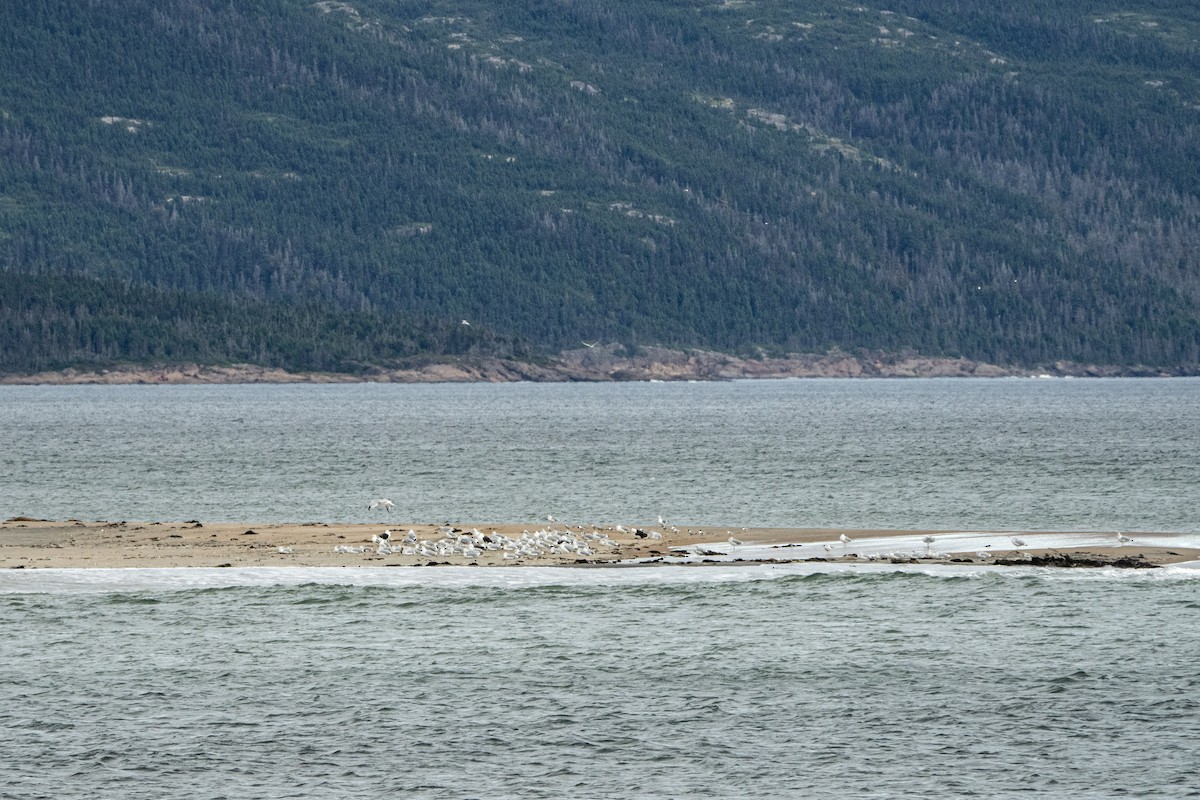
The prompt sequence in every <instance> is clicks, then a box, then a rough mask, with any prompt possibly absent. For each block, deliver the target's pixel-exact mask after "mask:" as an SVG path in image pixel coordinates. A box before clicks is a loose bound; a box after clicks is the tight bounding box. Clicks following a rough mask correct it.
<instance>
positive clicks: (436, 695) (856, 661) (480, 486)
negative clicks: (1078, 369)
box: [0, 380, 1200, 800]
mask: <svg viewBox="0 0 1200 800" xmlns="http://www.w3.org/2000/svg"><path fill="white" fill-rule="evenodd" d="M0 439H2V441H0V444H2V446H0V514H2V515H4V516H9V515H13V514H30V515H35V516H41V517H50V518H65V517H70V516H77V517H83V518H89V519H97V518H100V519H103V518H108V519H151V520H153V519H192V518H201V519H206V520H226V519H228V520H247V521H264V522H269V521H283V520H313V521H317V520H327V521H353V520H362V519H372V518H373V519H377V520H382V519H383V517H382V516H381V515H376V516H374V517H372V516H370V515H368V514H367V511H366V501H367V500H369V499H371V498H372V497H377V496H389V497H391V498H392V499H394V500H395V501H396V502H397V506H398V507H397V512H395V513H394V514H393V519H397V520H398V519H404V520H413V521H440V520H443V519H449V520H462V521H469V520H473V521H480V522H491V521H494V522H503V521H536V520H540V519H542V518H543V517H544V516H545V515H546V514H549V513H553V514H555V515H557V516H558V517H559V518H560V519H566V520H578V521H612V522H622V521H624V522H630V521H639V520H647V521H649V520H653V519H654V518H655V517H656V516H657V515H659V514H664V515H666V516H668V517H670V518H672V519H673V520H675V521H679V522H697V523H709V524H721V523H724V524H737V525H787V526H816V525H829V526H835V527H899V528H923V527H930V528H983V529H1006V528H1022V529H1042V530H1107V531H1111V530H1129V531H1133V530H1143V531H1145V530H1159V531H1184V532H1195V530H1196V516H1195V513H1196V509H1197V508H1200V466H1198V463H1200V462H1198V460H1197V459H1196V456H1195V454H1196V453H1197V452H1200V381H1194V380H1161V381H1124V380H1121V381H1058V380H1050V381H1034V380H1026V381H1017V380H999V381H974V380H968V381H914V382H904V381H783V382H777V383H768V382H761V383H753V382H738V383H729V384H636V385H611V386H594V385H593V386H579V385H548V386H547V385H541V386H539V385H502V386H484V385H474V386H370V385H366V386H294V387H262V386H230V387H200V386H180V387H150V386H147V387H29V388H26V387H0ZM808 569H815V567H806V566H803V565H792V566H787V567H783V566H779V567H746V566H737V565H723V566H717V567H677V568H666V567H623V568H615V569H607V570H569V569H561V570H553V569H541V570H539V569H536V568H506V569H494V570H481V569H471V568H467V567H462V568H441V569H415V568H414V569H408V570H400V569H383V568H380V570H377V571H375V572H371V571H369V570H363V571H352V570H346V571H343V572H342V573H341V574H342V575H344V576H345V578H344V580H342V579H339V576H338V571H337V570H333V571H312V572H311V573H304V572H295V571H287V570H277V571H272V570H258V571H252V570H246V571H239V570H211V571H207V572H205V571H188V570H182V571H180V570H176V571H172V570H158V571H145V572H143V571H137V570H133V571H130V570H113V571H83V572H80V573H75V572H71V571H42V570H33V571H30V570H26V571H21V572H17V571H5V574H3V575H0V797H5V798H7V797H13V798H22V800H24V798H56V799H57V798H71V799H74V798H78V799H79V800H84V799H85V798H87V799H89V800H90V799H91V798H97V797H103V798H115V799H117V800H124V798H147V799H148V800H149V799H151V798H153V799H154V800H159V799H160V798H214V799H215V798H284V797H297V798H378V797H416V798H470V797H478V798H563V797H580V798H639V797H649V798H693V797H709V798H733V797H738V798H741V797H747V798H749V797H755V798H759V797H771V798H795V797H812V798H827V797H828V798H897V797H913V798H917V797H921V798H925V797H954V798H958V797H988V798H992V797H1025V796H1028V795H1030V794H1034V795H1037V796H1042V797H1048V798H1110V797H1111V798H1129V797H1138V798H1142V797H1167V798H1183V797H1200V778H1198V775H1200V772H1198V770H1197V766H1196V765H1197V764H1200V667H1198V666H1197V665H1198V663H1200V625H1197V624H1196V620H1197V619H1198V618H1200V570H1196V569H1192V570H1188V569H1183V568H1173V569H1170V570H1146V571H1142V570H1139V571H1117V570H1112V571H1107V570H1104V571H1100V570H1095V571H1075V570H1071V571H1066V570H1059V571H1044V570H1035V569H1022V568H1011V569H1007V570H1005V569H991V570H988V569H980V568H958V567H953V568H952V567H944V568H943V567H938V568H929V569H926V568H920V569H915V570H910V571H906V572H888V571H887V569H886V568H883V567H879V566H878V565H873V564H872V565H867V564H864V565H842V566H838V567H837V568H836V569H834V568H833V567H830V569H831V570H833V571H832V572H829V573H824V572H819V573H818V574H808V573H806V572H805V570H808ZM214 573H215V574H219V575H223V576H230V577H229V578H228V579H224V578H214V577H213V574H214ZM284 576H290V577H286V578H285V577H284ZM296 576H300V579H295V580H293V578H296ZM309 581H311V582H309ZM197 587H205V588H197Z"/></svg>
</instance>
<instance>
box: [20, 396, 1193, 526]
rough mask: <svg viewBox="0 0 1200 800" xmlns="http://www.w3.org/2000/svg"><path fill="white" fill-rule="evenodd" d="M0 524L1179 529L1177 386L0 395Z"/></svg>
mask: <svg viewBox="0 0 1200 800" xmlns="http://www.w3.org/2000/svg"><path fill="white" fill-rule="evenodd" d="M0 441H2V442H3V446H0V487H2V491H0V514H5V515H13V514H27V515H35V516H43V517H52V518H67V517H79V518H86V519H113V520H116V519H144V520H172V519H173V520H186V519H201V520H212V521H219V520H239V521H240V520H246V521H258V522H272V521H361V520H367V519H376V520H380V519H382V518H383V517H382V516H381V515H380V514H379V513H378V512H375V514H374V515H371V514H368V512H367V510H366V506H367V502H368V501H369V500H370V499H372V498H375V497H389V498H391V499H392V500H394V501H396V503H397V508H396V510H395V512H393V514H392V517H391V518H392V519H394V520H403V521H415V522H434V521H437V522H441V521H465V522H480V523H484V522H531V521H535V520H542V519H544V518H545V516H546V515H548V514H553V515H555V516H556V517H558V518H559V519H560V520H571V521H577V522H637V521H647V522H649V521H653V520H654V519H656V518H657V516H658V515H660V514H661V515H664V516H666V517H667V518H669V519H670V520H672V521H674V522H677V523H692V524H714V525H731V526H732V525H748V526H758V525H772V526H799V527H808V526H833V527H866V528H984V529H1027V530H1080V529H1086V530H1162V531H1192V530H1195V527H1196V525H1197V521H1196V520H1197V518H1196V509H1197V508H1200V459H1197V457H1196V453H1198V452H1200V380H1192V379H1179V380H1074V381H1071V380H930V381H897V380H891V381H845V380H842V381H838V380H828V381H826V380H805V381H799V380H791V381H779V382H770V381H739V382H733V383H656V384H647V383H640V384H611V385H580V384H502V385H423V386H396V385H378V384H367V385H351V386H125V387H102V386H83V387H0Z"/></svg>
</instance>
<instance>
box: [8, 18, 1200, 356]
mask: <svg viewBox="0 0 1200 800" xmlns="http://www.w3.org/2000/svg"><path fill="white" fill-rule="evenodd" d="M464 319H465V320H469V321H470V322H471V325H462V324H461V321H462V320H464ZM580 340H587V341H589V342H591V341H605V342H622V343H628V344H631V345H640V344H660V345H668V346H680V347H707V348H712V349H717V350H724V351H727V352H742V353H749V352H755V351H758V350H759V349H760V348H761V350H762V351H765V352H768V353H784V352H823V351H825V350H827V349H829V348H832V347H840V348H842V349H845V350H849V351H853V350H855V349H858V348H870V349H874V350H883V351H898V350H901V349H906V348H907V349H911V350H915V351H917V352H920V353H923V354H926V355H933V356H962V357H967V358H975V359H982V360H988V361H993V362H996V363H1002V364H1038V363H1044V362H1049V361H1054V360H1060V359H1067V360H1076V361H1087V362H1097V363H1109V364H1134V363H1144V364H1152V365H1164V366H1177V365H1195V364H1197V363H1198V362H1200V7H1197V6H1196V5H1195V4H1193V3H1189V2H1183V1H1182V0H1170V1H1169V0H1131V1H1130V2H1127V3H1125V4H1122V5H1104V4H1101V5H1096V4H1095V3H1091V2H1088V3H1084V2H1080V1H1079V0H1064V2H1061V3H1054V4H1046V3H1040V2H1034V1H1033V0H1010V2H1005V3H996V2H991V1H989V0H889V2H887V3H886V4H885V5H882V6H872V7H867V6H861V5H854V4H848V3H843V2H827V1H826V0H812V1H811V2H804V3H795V2H767V1H766V0H757V1H755V0H745V1H744V2H742V1H741V0H724V2H719V1H718V2H689V1H687V0H637V1H636V2H635V1H634V0H606V2H603V3H596V2H592V1H591V0H587V2H585V1H584V0H530V2H522V3H497V2H484V1H483V0H457V1H451V0H409V1H406V0H353V2H350V3H347V2H333V1H332V0H321V1H320V2H309V1H308V0H247V1H246V2H236V3H230V2H228V0H91V1H90V2H83V1H82V0H25V1H24V2H21V3H7V4H0V346H2V350H0V371H21V370H37V369H47V368H54V367H60V366H67V365H78V364H89V363H90V364H98V363H107V362H117V361H122V360H126V361H128V360H132V361H147V360H159V361H164V360H166V361H169V360H188V361H202V362H206V363H220V362H228V361H238V360H246V361H251V362H253V363H260V364H267V365H271V366H283V367H288V368H292V369H340V370H354V369H359V368H362V367H363V366H364V365H369V364H387V363H394V362H396V361H397V360H400V359H404V358H408V357H411V356H413V355H417V354H431V353H437V354H467V353H472V354H487V355H505V356H509V355H517V356H518V357H524V356H528V355H529V354H530V353H532V352H534V351H535V350H536V351H553V350H557V349H559V348H562V347H569V346H577V345H578V344H579V342H580Z"/></svg>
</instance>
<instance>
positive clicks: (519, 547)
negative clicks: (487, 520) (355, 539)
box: [280, 498, 1133, 561]
mask: <svg viewBox="0 0 1200 800" xmlns="http://www.w3.org/2000/svg"><path fill="white" fill-rule="evenodd" d="M395 505H396V504H395V503H393V502H392V501H391V500H388V499H386V498H380V499H377V500H372V501H371V502H370V503H369V504H368V506H367V509H368V510H370V511H373V510H375V509H383V510H384V511H387V512H389V513H390V512H391V510H392V509H393V508H394V507H395ZM546 520H547V521H548V522H550V523H551V524H552V525H553V523H555V521H556V520H555V519H554V517H553V516H547V517H546ZM658 524H659V525H660V526H662V527H664V529H666V528H668V527H670V526H668V523H667V521H666V520H665V519H663V518H662V517H659V518H658ZM614 530H615V531H617V532H618V533H622V534H625V533H628V532H629V531H628V529H627V528H625V527H624V526H622V525H617V526H615V528H614ZM670 530H672V531H676V532H677V531H678V528H674V527H670ZM437 533H438V535H437V537H436V538H427V539H422V538H421V537H420V536H418V535H417V532H416V531H415V530H409V531H408V532H407V533H405V534H403V535H399V534H397V533H394V532H392V531H390V530H385V531H383V533H381V534H378V535H374V536H372V537H371V543H372V546H373V547H371V546H366V545H338V546H336V547H334V552H335V553H368V552H371V550H372V549H374V551H375V553H376V554H377V555H391V554H397V555H405V556H417V557H422V558H445V557H455V556H458V557H464V558H478V557H480V556H483V555H485V554H487V553H498V554H500V556H501V557H502V558H503V559H504V560H506V561H522V560H525V559H535V558H545V557H553V556H578V557H587V556H591V555H596V554H615V553H616V552H617V551H618V550H619V548H620V547H621V545H620V543H619V542H616V541H614V540H613V539H612V538H611V537H609V535H608V534H607V533H605V532H604V531H603V530H602V529H600V528H598V527H597V526H594V525H593V526H591V530H590V531H584V529H583V527H582V526H576V529H575V530H571V529H570V526H561V529H557V530H556V529H554V528H553V527H551V528H543V529H541V530H537V531H528V530H526V531H522V533H521V535H520V536H515V537H514V536H508V535H505V534H502V533H498V532H496V531H490V532H488V533H483V532H482V531H480V530H479V529H477V528H476V529H472V530H470V531H465V530H460V529H458V528H454V527H452V526H449V525H446V526H443V527H441V528H439V529H438V531H437ZM637 536H638V537H642V538H649V539H652V540H655V539H662V538H663V535H662V534H661V533H659V532H658V531H653V530H652V531H638V532H637ZM853 541H854V540H853V539H852V538H850V536H848V535H847V534H845V533H843V534H841V535H840V536H838V543H840V544H841V547H840V548H835V543H833V542H818V543H814V544H813V546H819V547H821V548H822V550H823V552H824V553H825V554H826V555H827V556H832V555H833V554H834V553H835V552H838V551H840V553H841V554H842V555H843V556H848V557H855V558H857V559H858V560H866V561H875V560H901V561H907V560H912V559H933V560H939V559H944V558H948V557H949V556H948V555H947V554H945V553H938V552H934V545H935V544H936V543H937V541H938V539H937V537H936V536H934V535H932V534H927V535H925V536H923V537H922V538H921V542H922V543H923V544H924V545H925V551H924V552H923V553H922V552H921V551H919V550H915V551H912V552H908V551H903V552H901V551H896V552H874V553H851V552H850V551H849V546H850V544H851V543H852V542H853ZM1009 541H1011V542H1012V546H1013V548H1014V549H1015V550H1017V551H1020V550H1021V548H1023V547H1025V546H1026V542H1025V540H1024V539H1022V538H1020V537H1018V536H1013V537H1011V538H1010V540H1009ZM1132 541H1133V539H1132V538H1130V537H1128V536H1126V535H1124V534H1123V533H1121V532H1119V531H1118V532H1117V534H1116V545H1117V546H1118V547H1120V546H1122V545H1126V544H1129V543H1131V542H1132ZM728 544H729V545H730V546H731V547H733V548H735V549H736V548H739V547H742V546H743V545H745V542H743V541H742V540H741V539H737V538H735V537H733V536H730V537H729V539H728ZM789 546H791V545H789ZM987 546H988V547H991V545H990V544H989V545H987ZM717 547H720V545H718V546H717ZM671 549H672V550H673V551H674V552H675V553H676V554H679V555H685V556H730V555H733V554H732V553H731V552H730V551H729V550H723V549H715V548H714V547H713V546H710V545H702V544H699V545H698V544H693V545H689V546H686V547H674V548H671ZM284 550H285V549H284V548H280V552H284ZM287 550H288V551H289V552H290V548H287ZM797 555H800V554H799V553H797ZM974 555H975V557H976V558H978V559H979V560H981V561H987V560H990V559H992V558H993V554H992V553H989V552H986V551H983V550H981V551H978V552H976V553H975V554H974Z"/></svg>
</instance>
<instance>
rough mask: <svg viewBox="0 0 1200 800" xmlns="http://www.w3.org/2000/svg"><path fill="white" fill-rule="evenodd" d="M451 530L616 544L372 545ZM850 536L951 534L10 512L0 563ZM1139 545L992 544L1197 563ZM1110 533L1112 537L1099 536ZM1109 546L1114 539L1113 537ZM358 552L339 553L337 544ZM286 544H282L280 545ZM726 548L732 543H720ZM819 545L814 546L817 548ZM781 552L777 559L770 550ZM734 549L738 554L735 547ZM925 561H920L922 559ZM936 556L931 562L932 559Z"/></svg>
mask: <svg viewBox="0 0 1200 800" xmlns="http://www.w3.org/2000/svg"><path fill="white" fill-rule="evenodd" d="M450 528H453V529H454V530H455V531H456V532H455V533H454V535H455V536H457V535H459V534H460V533H468V534H469V533H470V532H472V531H473V530H479V531H481V532H482V533H483V534H491V533H492V532H496V533H498V534H503V535H505V536H508V537H512V538H517V537H519V536H520V535H521V533H522V532H523V531H538V530H547V529H550V530H556V531H564V530H566V531H569V532H570V533H572V534H575V535H577V536H578V535H581V534H584V533H603V534H606V535H607V536H608V537H609V538H610V539H611V540H612V541H614V542H616V543H617V545H618V547H617V548H615V549H612V548H596V549H597V550H603V552H597V553H595V554H593V555H590V556H580V555H578V554H577V553H565V554H552V555H544V556H540V557H526V558H522V559H519V560H506V559H504V558H503V553H502V552H500V551H484V552H483V553H482V554H481V555H478V556H475V557H467V556H461V555H455V556H432V557H429V556H419V555H403V554H401V553H399V552H392V553H389V554H379V553H378V552H377V546H376V544H374V543H373V542H372V537H373V536H378V535H379V534H381V533H382V532H383V531H384V530H385V529H387V530H391V531H392V532H393V535H394V536H395V537H397V538H398V537H400V536H403V535H404V534H405V533H406V532H407V531H408V530H410V529H412V530H414V531H416V533H417V536H418V538H419V539H422V540H437V539H440V538H443V536H444V535H445V531H447V530H448V529H450ZM651 531H653V532H655V533H661V534H662V538H661V539H656V538H651V537H652V535H653V534H651V533H650V532H651ZM843 533H844V534H846V535H848V536H850V537H851V538H852V539H855V540H874V539H880V538H887V537H897V539H898V540H900V538H901V537H903V540H905V541H911V538H912V537H914V536H916V537H920V536H922V535H924V534H926V533H928V534H930V535H933V536H935V537H948V536H953V535H954V533H955V532H951V531H913V530H870V531H866V530H841V529H837V530H834V529H818V528H805V529H796V528H748V529H747V528H737V529H732V528H727V527H683V526H680V527H679V528H672V527H664V526H645V525H641V526H638V525H633V524H626V525H623V526H620V528H619V527H618V525H616V524H611V525H600V526H593V525H583V526H576V525H563V524H562V523H539V524H532V525H484V524H464V523H456V524H453V525H450V524H447V525H431V524H400V523H396V524H391V525H388V524H385V523H370V524H335V523H329V524H327V523H282V524H280V523H268V524H262V523H232V522H218V523H212V522H202V521H196V520H193V521H188V522H127V521H122V522H105V521H80V520H66V521H55V520H37V519H31V518H28V517H13V518H11V519H8V520H5V521H3V522H0V569H22V568H26V569H35V568H81V567H106V568H120V567H265V566H270V567H288V566H297V567H361V566H369V567H380V566H411V567H416V566H437V565H441V564H458V565H468V564H475V565H479V566H514V565H520V564H526V565H529V564H538V565H555V564H558V565H565V566H586V565H593V564H594V565H603V564H606V563H613V562H618V561H629V560H632V559H644V560H656V559H659V558H670V557H671V556H673V555H677V554H678V552H679V551H678V550H673V548H683V547H696V546H697V545H702V544H706V543H720V544H724V543H726V542H727V540H728V539H729V537H730V536H734V537H736V538H737V539H739V540H740V541H742V542H745V543H746V544H747V545H750V544H754V545H768V546H770V545H776V546H779V545H797V544H805V543H815V542H831V543H834V546H833V547H832V548H831V550H830V551H829V552H824V551H822V552H821V553H819V557H821V558H827V559H828V560H832V561H837V560H846V561H855V560H858V559H857V558H856V556H855V547H854V545H851V546H849V547H846V546H842V545H840V544H837V542H838V537H839V535H841V534H843ZM1013 535H1016V536H1026V537H1028V538H1030V539H1031V540H1033V541H1034V542H1036V538H1037V537H1044V536H1046V535H1047V534H1046V533H1045V532H1039V533H1029V534H1022V533H1020V532H1004V533H1003V534H997V536H1002V537H1004V541H1007V537H1009V536H1013ZM1131 535H1132V536H1134V537H1135V543H1134V544H1132V545H1126V546H1124V547H1116V546H1112V547H1108V546H1103V545H1102V546H1094V544H1095V543H1094V542H1093V543H1092V544H1093V546H1086V547H1081V548H1073V547H1055V548H1045V549H1037V547H1036V546H1033V545H1032V544H1031V546H1030V547H1027V548H1022V549H1021V550H1020V551H1019V552H1018V551H1016V550H1015V549H1009V548H1008V547H1007V546H998V547H996V549H994V550H991V551H989V555H991V556H993V557H994V559H997V560H1004V559H1010V558H1012V559H1017V560H1023V559H1029V558H1031V557H1036V556H1046V555H1052V556H1057V555H1061V554H1064V553H1065V554H1069V555H1070V556H1071V557H1072V558H1074V559H1087V560H1090V561H1093V562H1097V563H1109V562H1114V561H1117V560H1118V559H1125V560H1128V559H1137V560H1140V561H1141V562H1144V563H1145V564H1149V565H1163V564H1172V563H1180V562H1186V561H1196V560H1200V549H1188V548H1183V547H1177V546H1145V545H1143V544H1141V543H1137V542H1136V537H1137V536H1138V535H1139V534H1131ZM1099 537H1109V538H1111V537H1112V534H1098V535H1097V537H1093V538H1094V539H1098V538H1099ZM1114 544H1115V543H1114ZM338 547H341V548H343V549H347V548H349V549H354V550H359V549H360V548H361V550H360V551H357V552H336V551H335V548H338ZM281 548H282V549H281ZM725 549H726V550H728V549H729V548H725ZM813 550H816V548H813ZM755 552H756V553H759V555H757V556H755V557H754V558H750V559H745V560H746V561H750V562H762V561H768V562H769V561H771V560H773V559H774V558H775V557H778V558H779V559H788V560H790V559H791V558H792V557H794V555H795V551H793V552H789V550H788V549H787V548H783V547H777V548H772V549H770V550H768V552H770V553H772V555H771V556H769V557H765V558H764V557H763V556H762V555H761V553H762V552H763V550H762V549H761V548H756V549H755ZM774 553H778V555H777V556H775V555H773V554H774ZM734 555H736V551H735V553H734ZM947 557H952V558H954V559H955V560H960V561H961V560H966V561H978V562H979V563H989V562H990V561H991V560H992V559H980V558H978V557H977V556H975V555H974V554H973V553H954V554H952V556H945V555H944V556H942V558H941V560H946V558H947ZM922 560H924V559H922ZM931 560H932V559H931Z"/></svg>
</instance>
